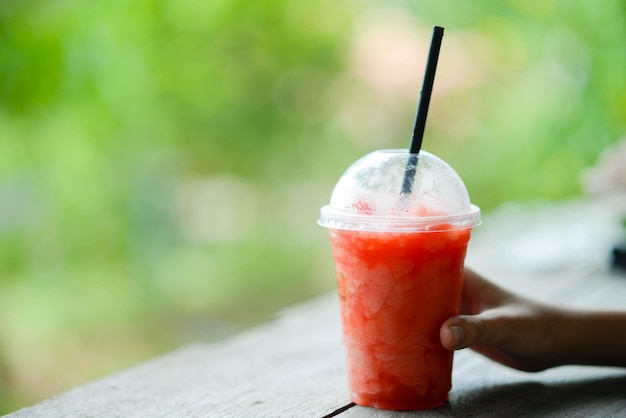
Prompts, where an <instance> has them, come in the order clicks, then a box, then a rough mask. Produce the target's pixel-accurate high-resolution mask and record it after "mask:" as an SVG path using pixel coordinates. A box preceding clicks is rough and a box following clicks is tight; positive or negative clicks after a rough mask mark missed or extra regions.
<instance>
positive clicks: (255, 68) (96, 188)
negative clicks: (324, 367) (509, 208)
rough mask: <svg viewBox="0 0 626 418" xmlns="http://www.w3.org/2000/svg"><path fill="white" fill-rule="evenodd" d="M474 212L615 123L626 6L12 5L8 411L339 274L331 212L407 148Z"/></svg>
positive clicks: (1, 366)
mask: <svg viewBox="0 0 626 418" xmlns="http://www.w3.org/2000/svg"><path fill="white" fill-rule="evenodd" d="M434 24H437V25H441V26H444V27H445V28H446V33H445V36H444V41H443V46H442V51H441V56H440V61H439V68H438V71H437V78H436V80H435V89H434V93H433V99H432V102H431V107H430V113H429V119H428V124H427V130H426V137H425V141H424V148H425V149H427V150H429V151H431V152H434V153H435V154H437V155H439V156H440V157H442V158H443V159H445V160H447V161H448V162H449V163H450V164H451V165H452V166H453V167H455V168H456V169H457V171H458V172H459V174H460V175H461V176H462V177H463V178H464V179H465V180H466V183H467V186H468V188H469V191H470V194H471V196H472V200H473V201H474V202H475V203H476V204H478V205H479V206H481V208H482V209H483V210H484V211H485V212H489V210H491V209H493V208H495V207H496V206H498V205H499V204H501V203H502V202H505V201H508V200H536V199H555V200H556V199H563V198H568V197H571V196H576V195H578V194H580V193H581V187H580V175H581V172H582V171H583V170H584V168H585V167H589V166H591V165H593V164H594V162H595V161H596V159H597V157H598V155H599V153H600V152H601V151H602V150H603V149H604V148H605V147H607V146H608V145H609V144H611V143H614V142H616V141H617V140H619V139H620V138H621V137H622V136H623V135H624V134H625V133H626V77H625V73H624V69H625V68H626V48H625V44H624V41H625V40H626V1H623V0H606V1H603V2H602V4H601V5H599V4H598V3H597V2H596V1H594V0H586V1H583V0H574V1H572V0H533V1H531V0H528V1H524V0H509V1H495V0H492V1H482V2H476V1H470V0H459V1H440V0H424V1H387V2H373V1H358V0H352V1H331V0H319V1H315V2H311V1H306V0H271V1H265V2H250V1H243V0H215V1H199V0H148V1H146V0H142V1H138V0H108V1H102V2H92V1H82V2H81V1H70V0H67V1H60V0H47V1H43V0H3V1H2V2H0V413H5V412H10V411H12V410H15V409H17V408H20V407H23V406H26V405H29V404H32V403H35V402H37V401H39V400H41V399H43V398H47V397H50V396H52V395H54V394H56V393H58V392H60V391H63V390H66V389H68V388H70V387H72V386H74V385H77V384H80V383H83V382H85V381H87V380H90V379H93V378H96V377H98V376H102V375H104V374H107V373H110V372H112V371H115V370H119V369H121V368H124V367H127V366H129V365H132V364H135V363H137V362H139V361H142V360H144V359H147V358H150V357H152V356H155V355H158V354H160V353H163V352H166V351H168V350H171V349H173V348H175V347H178V346H180V345H182V344H184V343H186V342H189V341H192V340H193V341H212V340H215V339H217V338H220V337H222V336H224V335H228V334H230V333H232V332H236V331H237V330H239V329H242V328H245V327H248V326H251V325H254V324H257V323H260V322H263V321H265V320H267V319H268V318H270V316H271V314H272V313H273V312H275V311H277V310H279V309H280V308H282V307H284V306H286V305H288V304H291V303H294V302H297V301H300V300H304V299H306V298H309V297H312V296H313V295H316V294H320V293H322V292H325V291H328V290H330V289H332V288H333V286H334V276H333V274H334V273H333V266H332V256H331V252H330V245H329V243H328V241H327V236H326V231H325V230H323V229H322V228H319V227H317V225H316V223H315V222H316V219H317V215H318V210H319V207H320V206H321V205H323V204H324V203H325V202H326V201H327V200H328V198H329V196H330V192H331V190H332V187H333V184H334V182H335V180H336V179H337V178H338V177H339V175H340V174H341V173H342V172H343V170H344V169H345V168H346V167H347V166H348V165H349V164H350V163H351V162H352V161H354V160H355V159H356V158H358V157H360V156H361V155H364V154H365V153H367V152H370V151H372V150H373V149H376V148H392V147H394V148H395V147H407V146H408V142H409V139H410V132H411V130H412V125H413V118H414V112H415V108H416V104H417V98H418V96H419V91H420V86H421V80H422V74H423V68H424V61H425V58H426V55H427V49H428V46H429V42H430V35H431V28H432V25H434Z"/></svg>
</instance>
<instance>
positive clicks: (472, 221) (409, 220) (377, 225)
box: [317, 204, 482, 232]
mask: <svg viewBox="0 0 626 418" xmlns="http://www.w3.org/2000/svg"><path fill="white" fill-rule="evenodd" d="M481 223H482V221H481V216H480V208H479V207H478V206H476V205H474V204H470V211H469V212H466V213H462V214H454V215H441V216H403V217H399V216H376V215H365V214H357V213H346V212H345V211H343V210H340V209H337V208H333V207H331V206H330V205H325V206H323V207H322V208H321V210H320V218H319V219H318V221H317V224H318V225H320V226H323V227H325V228H329V229H343V230H356V231H378V232H434V231H442V232H443V231H450V230H457V229H469V228H473V227H475V226H478V225H480V224H481Z"/></svg>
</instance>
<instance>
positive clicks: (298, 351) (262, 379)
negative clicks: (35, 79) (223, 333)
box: [9, 294, 350, 418]
mask: <svg viewBox="0 0 626 418" xmlns="http://www.w3.org/2000/svg"><path fill="white" fill-rule="evenodd" d="M345 380H346V378H345V366H344V357H343V349H342V346H341V336H340V328H339V312H338V303H337V301H336V296H335V295H334V294H333V295H327V296H324V297H322V298H319V299H316V300H314V301H311V302H309V303H306V304H304V305H301V306H299V307H297V308H294V309H291V310H288V311H286V312H284V313H283V314H282V315H280V317H279V318H278V319H277V320H275V321H274V322H272V323H269V324H267V325H265V326H262V327H259V328H256V329H254V330H251V331H249V332H246V333H244V334H242V335H239V336H237V337H234V338H232V339H229V340H227V341H225V342H222V343H218V344H211V345H202V344H195V345H190V346H186V347H183V348H181V349H180V350H177V351H175V352H173V353H170V354H167V355H164V356H162V357H159V358H157V359H154V360H152V361H149V362H147V363H144V364H141V365H139V366H136V367H133V368H131V369H128V370H126V371H123V372H121V373H117V374H114V375H112V376H109V377H106V378H103V379H100V380H97V381H95V382H92V383H90V384H87V385H84V386H81V387H78V388H76V389H74V390H71V391H69V392H66V393H64V394H61V395H59V396H57V397H55V398H52V399H50V400H47V401H44V402H42V403H39V404H37V405H35V406H33V407H30V408H25V409H22V410H20V411H17V412H15V413H13V414H11V415H9V417H11V418H18V417H29V418H31V417H50V416H72V417H81V416H85V417H86V416H120V417H122V416H123V417H139V416H141V417H145V416H150V417H162V416H202V417H239V416H241V417H321V416H324V415H327V414H330V413H332V412H333V411H335V410H336V409H337V408H339V407H341V406H343V405H345V404H348V403H349V402H350V400H349V396H348V391H347V387H346V384H345Z"/></svg>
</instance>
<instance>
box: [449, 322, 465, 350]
mask: <svg viewBox="0 0 626 418" xmlns="http://www.w3.org/2000/svg"><path fill="white" fill-rule="evenodd" d="M449 329H450V332H451V333H452V337H453V340H454V348H460V347H462V346H463V328H461V327H460V326H458V325H452V326H450V328H449Z"/></svg>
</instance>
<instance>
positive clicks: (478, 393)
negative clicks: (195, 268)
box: [8, 202, 626, 418]
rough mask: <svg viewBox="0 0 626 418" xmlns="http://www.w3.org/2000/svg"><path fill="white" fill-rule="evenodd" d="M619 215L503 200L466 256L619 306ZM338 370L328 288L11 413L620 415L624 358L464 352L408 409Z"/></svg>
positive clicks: (624, 295)
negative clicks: (442, 401)
mask: <svg viewBox="0 0 626 418" xmlns="http://www.w3.org/2000/svg"><path fill="white" fill-rule="evenodd" d="M617 222H618V219H617V215H616V214H615V211H613V210H607V208H606V207H605V206H603V205H595V204H589V203H588V202H573V203H567V204H560V205H534V206H527V205H526V206H507V207H504V208H502V209H500V210H498V211H497V212H495V213H494V214H492V215H490V216H489V217H487V219H485V224H484V225H483V226H481V227H479V229H477V230H476V233H475V234H474V237H473V238H472V243H471V244H470V248H469V251H468V259H467V263H468V265H470V266H471V267H473V268H474V269H476V270H478V271H479V272H482V273H484V274H485V275H487V276H488V277H490V278H491V279H493V280H495V281H498V282H499V283H501V284H502V285H504V286H506V287H508V288H510V289H513V290H515V291H518V292H521V293H524V294H526V295H529V296H531V297H535V298H539V299H543V300H547V301H551V302H558V303H565V304H569V305H572V306H581V307H602V308H616V309H626V275H624V274H622V273H618V272H614V271H612V270H611V269H609V268H608V267H607V264H608V263H607V259H608V256H609V250H610V247H611V245H612V244H613V242H615V240H616V235H615V234H616V231H618V229H615V225H616V223H617ZM345 373H346V370H345V365H344V352H343V347H342V345H341V332H340V322H339V308H338V302H337V298H336V296H335V295H334V294H330V295H324V296H322V297H319V298H317V299H314V300H311V301H308V302H306V303H304V304H301V305H298V306H295V307H292V308H289V309H287V310H285V311H283V312H282V313H280V314H279V315H278V316H277V318H276V319H275V320H274V321H271V322H269V323H267V324H264V325H262V326H260V327H257V328H255V329H252V330H249V331H247V332H244V333H242V334H239V335H237V336H235V337H232V338H230V339H227V340H225V341H221V342H218V343H214V344H190V345H187V346H184V347H182V348H180V349H178V350H176V351H174V352H172V353H169V354H166V355H163V356H161V357H158V358H156V359H154V360H151V361H148V362H145V363H142V364H139V365H137V366H135V367H133V368H130V369H127V370H124V371H121V372H119V373H116V374H113V375H111V376H108V377H105V378H103V379H99V380H97V381H94V382H91V383H89V384H86V385H83V386H80V387H77V388H75V389H73V390H71V391H68V392H65V393H63V394H60V395H59V396H56V397H54V398H52V399H49V400H46V401H44V402H41V403H39V404H37V405H34V406H32V407H29V408H24V409H21V410H19V411H16V412H14V413H13V414H10V415H8V416H9V417H11V418H17V417H51V416H59V417H61V416H63V417H325V416H339V417H409V416H416V417H417V416H419V417H446V416H455V417H456V416H469V417H473V416H485V417H490V416H493V417H502V416H532V417H538V416H541V417H546V416H567V417H591V416H598V417H615V416H626V369H621V368H602V367H583V366H562V367H559V368H555V369H551V370H547V371H544V372H540V373H525V372H519V371H516V370H512V369H509V368H506V367H504V366H501V365H499V364H496V363H494V362H491V361H490V360H487V359H485V358H484V357H481V356H480V355H478V354H476V353H474V352H473V351H471V350H461V351H458V352H457V353H456V355H455V359H454V367H453V388H452V391H451V393H450V401H449V403H447V404H446V405H444V406H442V407H440V408H435V409H431V410H425V411H412V412H393V411H380V410H376V409H373V408H367V407H361V406H354V405H353V404H351V402H350V398H349V393H348V389H347V384H346V377H345Z"/></svg>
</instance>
